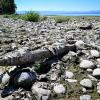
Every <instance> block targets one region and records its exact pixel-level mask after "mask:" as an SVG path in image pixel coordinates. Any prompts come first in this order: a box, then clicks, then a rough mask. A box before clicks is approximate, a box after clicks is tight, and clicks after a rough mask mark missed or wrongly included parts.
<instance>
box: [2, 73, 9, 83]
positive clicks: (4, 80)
mask: <svg viewBox="0 0 100 100" xmlns="http://www.w3.org/2000/svg"><path fill="white" fill-rule="evenodd" d="M9 79H10V76H9V75H8V73H5V74H4V75H3V77H2V84H4V85H6V84H7V83H8V82H9Z"/></svg>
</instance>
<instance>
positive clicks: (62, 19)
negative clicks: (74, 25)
mask: <svg viewBox="0 0 100 100" xmlns="http://www.w3.org/2000/svg"><path fill="white" fill-rule="evenodd" d="M53 19H54V20H55V21H56V23H62V22H68V21H69V20H70V17H68V16H54V17H53Z"/></svg>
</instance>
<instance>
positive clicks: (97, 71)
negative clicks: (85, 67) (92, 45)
mask: <svg viewBox="0 0 100 100" xmlns="http://www.w3.org/2000/svg"><path fill="white" fill-rule="evenodd" d="M93 76H100V68H96V69H94V70H93Z"/></svg>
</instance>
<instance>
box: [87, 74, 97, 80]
mask: <svg viewBox="0 0 100 100" xmlns="http://www.w3.org/2000/svg"><path fill="white" fill-rule="evenodd" d="M87 77H88V78H89V79H91V80H92V81H97V79H96V78H95V77H94V76H92V75H87Z"/></svg>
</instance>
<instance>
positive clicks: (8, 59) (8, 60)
mask: <svg viewBox="0 0 100 100" xmlns="http://www.w3.org/2000/svg"><path fill="white" fill-rule="evenodd" d="M52 49H53V51H54V52H55V54H53V53H52V52H51V51H50V50H49V49H37V50H34V51H30V50H29V49H28V48H26V47H24V48H20V49H18V50H15V51H13V52H9V53H7V54H5V55H4V56H2V57H0V66H14V65H28V64H34V63H35V62H36V61H42V60H44V59H46V58H52V57H54V56H62V55H64V54H67V53H68V52H69V51H76V46H75V45H67V46H63V47H59V48H57V47H55V48H52Z"/></svg>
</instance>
